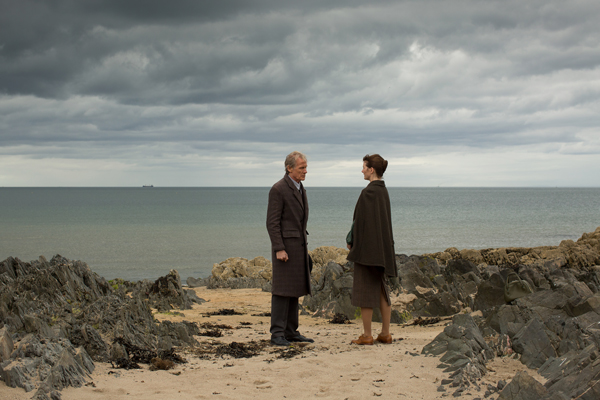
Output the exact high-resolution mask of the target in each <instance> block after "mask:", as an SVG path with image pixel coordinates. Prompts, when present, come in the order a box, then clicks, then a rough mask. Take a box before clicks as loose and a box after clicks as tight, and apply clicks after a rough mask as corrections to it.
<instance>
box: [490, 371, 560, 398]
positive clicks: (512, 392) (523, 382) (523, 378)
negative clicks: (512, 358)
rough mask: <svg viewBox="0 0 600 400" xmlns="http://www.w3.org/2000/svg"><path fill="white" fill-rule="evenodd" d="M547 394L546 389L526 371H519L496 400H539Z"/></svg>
mask: <svg viewBox="0 0 600 400" xmlns="http://www.w3.org/2000/svg"><path fill="white" fill-rule="evenodd" d="M547 394H548V391H547V390H546V388H545V387H544V386H543V385H542V384H541V383H539V382H538V381H536V380H535V379H533V378H532V377H531V376H530V375H529V374H528V373H527V372H526V371H519V372H517V374H516V375H515V377H514V378H513V380H512V381H510V383H509V384H508V385H506V386H505V387H504V389H502V391H501V392H500V396H498V400H540V399H543V398H544V397H545V396H546V395H547Z"/></svg>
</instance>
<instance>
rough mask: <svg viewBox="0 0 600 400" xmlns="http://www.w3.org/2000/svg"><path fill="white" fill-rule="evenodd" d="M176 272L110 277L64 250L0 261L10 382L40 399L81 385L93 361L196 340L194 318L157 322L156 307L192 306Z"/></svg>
mask: <svg viewBox="0 0 600 400" xmlns="http://www.w3.org/2000/svg"><path fill="white" fill-rule="evenodd" d="M190 302H191V300H190V297H189V296H187V295H186V293H185V291H184V290H183V289H182V287H181V282H180V281H179V275H178V274H177V272H176V271H171V272H170V273H169V274H168V275H167V276H165V277H162V278H159V279H158V280H156V281H155V282H149V281H143V282H137V283H130V282H125V281H122V280H116V281H113V282H111V283H109V282H107V281H106V280H105V279H104V278H102V277H100V276H98V275H97V274H95V273H93V272H92V271H91V270H90V268H89V267H88V266H87V264H85V263H83V262H80V261H71V260H68V259H66V258H63V257H61V256H59V255H57V256H55V257H53V258H52V260H50V261H47V260H46V259H45V258H43V257H41V258H40V260H38V261H34V262H31V263H25V262H22V261H20V260H18V259H15V258H8V259H6V260H4V261H3V262H0V377H1V378H2V380H3V381H4V382H5V383H6V384H7V385H8V386H11V387H22V388H24V389H25V390H27V391H32V390H35V389H37V392H36V394H35V398H41V399H43V398H49V397H48V396H50V397H52V398H59V397H60V394H57V393H58V392H57V391H60V390H62V389H63V388H65V387H67V386H75V387H78V386H81V385H82V384H83V383H85V382H86V380H87V379H88V375H89V374H90V373H91V372H92V371H93V370H94V361H112V362H115V363H116V364H118V365H119V364H128V363H127V362H126V360H128V359H129V358H130V356H131V355H130V354H129V351H130V349H132V348H136V349H146V350H147V351H154V352H160V351H163V352H164V351H171V350H172V349H173V347H174V346H185V345H190V344H194V343H195V340H194V339H193V335H194V334H197V333H199V329H198V327H197V326H196V325H194V324H191V323H186V322H182V323H177V324H174V323H169V322H163V323H158V322H157V321H156V320H155V319H154V318H153V316H152V310H151V307H152V306H153V307H155V308H158V309H173V308H178V309H185V308H189V305H190Z"/></svg>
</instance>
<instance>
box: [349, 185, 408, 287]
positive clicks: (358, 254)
mask: <svg viewBox="0 0 600 400" xmlns="http://www.w3.org/2000/svg"><path fill="white" fill-rule="evenodd" d="M352 236H353V243H352V249H350V252H349V253H348V257H347V258H348V261H353V262H356V263H359V264H363V265H371V266H376V267H383V268H384V269H385V274H386V275H387V276H398V270H397V268H396V254H395V251H394V234H393V232H392V213H391V207H390V196H389V194H388V191H387V189H386V187H385V183H384V182H383V181H381V180H377V181H372V182H370V183H369V184H368V185H367V187H366V188H364V189H363V190H362V192H361V193H360V197H359V198H358V202H357V203H356V207H355V208H354V228H353V230H352Z"/></svg>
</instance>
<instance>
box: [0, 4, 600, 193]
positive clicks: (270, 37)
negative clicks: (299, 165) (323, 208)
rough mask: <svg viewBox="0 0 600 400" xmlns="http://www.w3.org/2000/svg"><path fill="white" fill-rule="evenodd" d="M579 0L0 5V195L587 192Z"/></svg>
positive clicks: (594, 115) (597, 76) (594, 158)
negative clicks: (68, 190) (239, 190)
mask: <svg viewBox="0 0 600 400" xmlns="http://www.w3.org/2000/svg"><path fill="white" fill-rule="evenodd" d="M598 21H600V2H599V1H598V0H569V1H556V0H540V1H537V0H527V1H523V0H518V1H511V0H508V1H506V0H502V1H487V0H475V1H455V0H433V1H429V0H415V1H385V0H380V1H355V0H302V1H298V0H297V1H283V0H261V1H252V0H236V1H227V0H219V1H199V0H179V1H177V0H172V1H158V0H96V1H90V0H44V1H41V0H39V1H31V0H0V186H141V185H143V184H153V185H154V186H270V185H272V184H273V183H274V182H275V181H276V180H277V179H279V178H280V177H281V176H283V171H284V169H283V159H284V158H285V155H286V154H288V153H289V152H291V151H292V150H299V151H302V152H304V153H305V154H306V155H307V156H308V175H307V180H306V182H305V184H306V185H307V186H363V185H364V181H362V175H361V173H360V170H361V168H362V157H363V156H364V155H365V154H367V153H380V154H381V155H382V156H383V157H384V158H386V159H388V160H389V162H390V163H389V167H388V170H387V172H386V174H385V178H386V181H387V182H388V185H389V186H442V187H443V186H552V187H554V186H594V187H598V186H600V24H599V23H598Z"/></svg>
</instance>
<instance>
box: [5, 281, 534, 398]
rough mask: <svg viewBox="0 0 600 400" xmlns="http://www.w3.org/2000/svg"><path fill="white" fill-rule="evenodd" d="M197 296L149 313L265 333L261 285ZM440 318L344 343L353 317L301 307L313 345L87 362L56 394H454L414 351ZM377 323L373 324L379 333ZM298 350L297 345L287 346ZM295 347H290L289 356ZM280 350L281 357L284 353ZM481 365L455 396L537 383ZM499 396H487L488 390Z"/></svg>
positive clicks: (236, 335)
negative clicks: (90, 366) (383, 339)
mask: <svg viewBox="0 0 600 400" xmlns="http://www.w3.org/2000/svg"><path fill="white" fill-rule="evenodd" d="M195 291H196V293H197V294H198V296H199V297H201V298H203V299H205V300H208V302H207V303H204V304H202V305H195V306H194V307H193V309H192V310H185V311H183V312H182V313H183V314H184V315H185V316H178V315H169V314H160V313H157V314H156V315H155V316H156V318H157V319H158V320H171V321H181V320H187V321H193V322H198V323H200V324H204V323H211V324H221V325H229V326H231V327H233V328H234V329H230V330H222V332H223V333H224V336H223V337H206V336H198V337H197V339H198V341H199V342H201V345H202V346H201V347H204V348H206V349H211V348H214V346H216V345H219V344H230V343H232V342H237V343H244V344H248V343H252V341H254V343H262V344H263V345H266V343H265V342H264V341H268V339H269V338H270V335H269V321H270V318H269V317H264V316H253V314H261V313H265V312H269V311H270V294H269V293H266V292H262V291H261V290H260V289H234V290H232V289H211V290H209V289H206V288H205V287H203V288H196V289H195ZM221 309H235V310H236V311H238V312H242V313H244V314H243V315H231V316H222V315H219V316H207V315H206V314H207V313H210V312H214V311H218V310H221ZM449 322H450V321H449V320H442V321H440V322H439V323H437V324H435V325H429V326H410V325H394V324H392V328H391V333H392V336H393V337H394V342H393V343H392V344H388V345H384V344H375V345H373V346H356V345H351V344H350V341H351V340H352V339H354V338H356V337H358V335H360V333H362V330H361V323H360V321H359V320H356V321H352V323H350V324H341V325H340V324H331V323H329V322H328V320H326V319H322V318H312V317H311V316H308V315H301V316H300V332H301V333H302V334H304V335H305V336H307V337H311V338H313V339H315V343H313V344H308V345H305V344H299V345H294V346H293V347H292V348H291V349H286V348H281V347H275V346H270V345H266V347H264V349H262V350H261V352H260V354H259V355H257V356H255V357H252V358H232V357H230V356H227V355H225V356H216V355H214V354H210V355H206V354H204V355H203V354H198V353H196V354H192V353H189V352H188V353H185V352H184V353H183V356H184V357H185V358H186V360H187V363H184V364H176V365H175V367H174V368H173V369H170V370H157V371H151V370H150V369H149V366H148V365H142V369H139V370H123V369H115V368H112V366H111V365H110V364H106V363H95V365H96V370H95V371H94V373H93V374H92V376H91V377H90V379H89V382H88V384H87V385H86V386H83V387H81V388H67V389H65V390H63V391H62V392H61V393H62V398H63V399H64V400H71V399H115V400H121V399H123V400H125V399H144V400H149V399H156V400H165V399H215V400H224V399H240V398H243V399H247V398H263V399H264V398H267V399H286V398H287V399H305V398H311V399H312V398H324V399H364V398H367V397H369V398H371V397H381V398H399V399H441V398H444V397H452V393H453V392H454V390H455V388H451V387H449V386H448V385H446V386H445V388H446V390H447V391H446V392H439V391H438V388H439V387H440V384H441V380H442V379H446V378H447V377H448V373H444V372H443V371H442V370H441V369H440V368H438V365H439V359H438V358H437V357H431V356H424V355H421V350H422V348H423V346H424V345H426V344H428V343H430V342H431V341H432V340H433V339H434V338H435V337H436V335H438V334H439V333H440V332H441V331H442V330H443V329H444V326H445V325H447V324H448V323H449ZM379 329H380V324H378V323H374V324H373V331H374V332H378V331H379ZM295 353H297V354H295ZM294 354H295V355H294ZM285 356H288V357H289V358H286V357H285ZM488 369H489V372H488V374H487V375H486V376H485V377H484V378H483V379H482V380H481V382H480V383H479V386H480V388H481V389H480V391H478V390H477V389H476V388H475V387H471V388H470V389H469V390H467V391H466V392H464V393H463V394H462V398H466V399H469V398H475V397H481V398H483V394H484V392H485V389H486V387H487V385H488V384H491V385H493V386H496V385H497V382H498V381H499V380H506V381H507V382H509V381H510V380H511V379H512V377H513V376H514V375H515V374H516V372H517V371H520V370H527V372H528V373H529V374H530V375H532V376H534V377H535V378H536V379H538V380H539V381H540V382H542V383H544V382H545V381H544V379H543V378H542V377H540V376H539V375H538V374H537V373H536V372H535V370H530V369H528V368H527V367H525V366H524V365H522V364H521V363H520V362H519V361H518V360H514V359H511V358H496V359H495V360H494V361H493V362H491V363H489V364H488ZM33 394H34V392H30V393H25V391H24V390H23V389H12V388H8V387H6V386H5V385H4V383H3V382H0V398H2V399H6V400H21V399H30V398H31V397H32V395H33ZM496 397H497V396H494V398H496Z"/></svg>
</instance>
